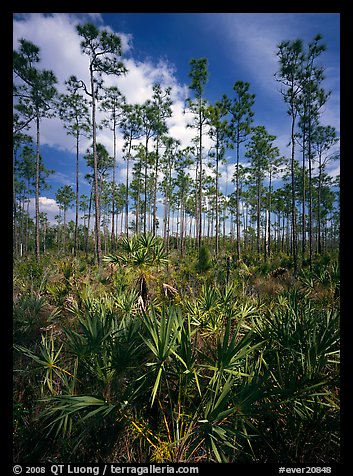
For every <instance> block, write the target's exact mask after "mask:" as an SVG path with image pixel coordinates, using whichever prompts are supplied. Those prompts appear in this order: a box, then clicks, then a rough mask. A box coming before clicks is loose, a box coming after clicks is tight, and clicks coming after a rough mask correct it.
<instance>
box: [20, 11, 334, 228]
mask: <svg viewBox="0 0 353 476" xmlns="http://www.w3.org/2000/svg"><path fill="white" fill-rule="evenodd" d="M86 21H90V22H93V23H95V24H96V25H97V26H98V27H99V28H108V29H110V30H111V31H114V32H116V33H118V34H120V35H121V38H122V42H123V48H124V55H123V58H122V59H123V61H124V62H125V65H126V67H127V69H128V74H127V75H126V77H124V78H118V79H114V80H112V79H111V77H109V78H107V82H106V84H107V85H112V84H115V85H116V86H118V87H119V88H120V89H121V91H122V92H123V93H124V94H125V95H126V97H127V100H128V101H129V102H139V103H142V102H144V101H145V100H146V99H148V98H149V97H150V96H151V91H152V86H153V84H154V83H155V82H161V84H162V85H163V86H172V91H173V92H172V97H173V101H174V105H173V116H172V118H171V120H170V123H169V126H170V134H171V135H172V136H174V137H175V138H177V139H180V140H181V141H182V144H183V145H187V144H188V143H190V140H191V138H192V137H193V135H194V131H192V130H191V129H186V123H187V122H188V120H189V119H188V118H187V115H184V114H183V109H184V101H185V98H186V97H187V95H188V94H189V90H188V85H189V84H190V79H189V76H188V74H189V71H190V66H189V61H190V59H191V58H199V57H206V58H208V67H209V81H208V84H207V86H206V91H205V96H206V98H207V99H208V100H209V101H210V102H214V101H215V100H218V99H220V98H221V97H222V95H223V94H227V95H228V96H229V97H232V88H233V84H234V83H235V82H236V81H237V80H242V81H248V82H249V83H250V92H252V93H254V94H255V95H256V98H255V105H254V112H255V116H254V125H260V124H263V125H265V126H266V128H267V130H268V132H269V133H271V134H273V135H275V136H276V137H277V140H276V145H277V146H278V147H279V148H280V151H281V153H282V154H283V155H286V156H288V155H289V149H288V147H287V144H288V142H289V138H290V121H289V116H288V115H287V114H286V105H285V104H284V102H283V99H282V96H281V94H280V93H279V91H278V89H279V86H278V84H277V83H276V81H275V80H274V74H275V72H276V71H277V69H278V62H277V57H276V51H277V45H278V43H280V42H281V41H282V40H294V39H296V38H301V39H303V41H304V42H305V43H308V42H309V41H311V40H312V39H313V37H314V36H315V35H316V34H317V33H321V34H322V35H323V41H324V43H325V44H326V45H327V51H326V52H325V53H323V54H322V55H321V56H320V63H321V64H322V65H323V66H324V67H325V70H326V79H325V82H324V87H325V88H326V90H330V91H332V92H331V97H330V99H329V100H328V102H327V104H326V105H325V107H324V110H323V114H322V118H321V121H322V123H323V124H324V125H331V126H334V127H335V128H336V130H337V133H338V134H339V131H340V122H339V119H340V108H339V106H340V14H339V13H109V14H101V13H92V14H89V13H81V14H80V13H75V14H73V13H67V14H66V13H55V14H48V13H33V14H30V13H24V14H14V21H13V47H14V49H17V47H18V41H19V39H20V38H26V39H27V40H30V41H32V42H33V43H35V44H36V45H38V46H39V47H40V55H41V62H40V64H39V67H40V68H43V69H44V68H46V69H51V70H53V71H54V73H55V74H56V76H57V78H58V81H59V82H58V89H59V90H60V91H62V92H63V91H64V81H65V80H66V79H67V78H68V77H69V76H70V75H72V74H74V75H76V76H77V77H78V78H81V79H84V80H87V79H88V64H87V61H88V60H87V57H85V55H83V54H82V53H81V51H80V38H79V37H78V35H77V34H76V31H75V25H77V24H78V23H83V22H86ZM98 141H100V142H102V143H103V144H104V145H105V146H106V147H107V149H108V151H109V152H110V153H112V150H113V145H112V144H113V141H112V137H111V133H110V132H109V131H108V130H105V131H102V132H100V135H99V137H98ZM41 144H42V149H41V152H42V156H43V159H44V163H45V166H46V167H47V168H49V169H54V170H55V173H54V174H53V175H52V176H51V177H50V179H49V183H50V185H51V188H50V189H49V190H45V191H43V192H42V196H41V200H40V203H41V205H40V206H41V211H43V212H46V213H47V214H48V218H49V220H50V221H51V222H54V221H55V220H54V216H55V215H56V214H58V213H59V211H58V206H57V204H56V202H55V192H56V191H57V189H58V188H59V187H61V186H63V185H65V184H69V185H72V186H73V188H74V182H75V143H74V139H73V138H72V137H70V136H67V135H66V132H65V130H64V128H63V125H62V124H61V123H60V121H59V119H51V120H44V121H43V124H42V131H41ZM121 144H122V141H121V140H120V141H118V147H119V145H121ZM88 145H89V143H88V142H87V144H85V143H83V144H82V148H81V152H82V153H83V154H84V153H85V151H86V149H87V147H88ZM336 149H337V147H336ZM232 154H233V155H234V153H232V152H229V154H228V160H229V165H228V175H229V177H230V176H231V173H232V170H233V169H232V163H233V164H234V157H233V156H232ZM86 172H87V169H86V166H85V162H84V160H83V159H82V160H81V161H80V175H81V177H82V181H81V183H80V193H85V194H88V186H87V184H85V182H84V180H83V177H84V175H85V173H86ZM223 172H224V174H223V180H222V182H221V184H222V186H223V187H225V180H226V178H225V177H226V173H225V172H226V169H225V167H224V170H223ZM329 172H330V173H331V174H332V175H333V176H335V175H337V174H339V164H338V163H337V162H336V163H334V164H332V165H331V167H330V169H329ZM124 177H125V163H124V161H123V160H122V158H121V153H120V151H119V152H118V180H123V179H124ZM231 187H232V184H230V183H228V192H229V191H230V188H231ZM161 213H162V211H161ZM73 217H74V210H73V209H72V210H71V211H69V213H68V219H73Z"/></svg>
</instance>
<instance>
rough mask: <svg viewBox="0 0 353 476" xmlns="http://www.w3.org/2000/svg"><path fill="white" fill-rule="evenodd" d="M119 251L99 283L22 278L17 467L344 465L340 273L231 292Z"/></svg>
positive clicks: (236, 271)
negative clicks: (47, 463) (143, 284)
mask: <svg viewBox="0 0 353 476" xmlns="http://www.w3.org/2000/svg"><path fill="white" fill-rule="evenodd" d="M124 246H125V248H126V250H125V251H124ZM124 246H122V250H121V253H122V256H123V257H120V258H119V259H116V258H115V257H114V256H110V257H109V259H108V262H106V263H105V265H104V267H103V268H102V269H101V270H98V269H97V268H96V267H95V266H94V265H92V266H90V265H88V264H87V263H84V262H81V261H80V260H79V259H76V260H75V261H72V262H70V261H69V260H67V259H63V260H57V261H56V262H55V265H54V266H53V265H52V264H51V266H50V265H49V261H48V263H47V264H45V263H43V264H42V265H41V268H40V269H38V270H37V271H36V273H37V275H36V279H35V280H33V271H32V270H31V266H30V265H29V264H28V263H29V261H28V262H26V260H24V261H23V262H21V261H18V262H16V263H15V266H14V274H15V278H16V279H15V282H16V283H17V284H16V285H17V289H16V293H15V298H14V460H15V461H18V462H22V463H23V462H24V461H34V460H36V461H38V462H45V461H48V460H50V461H60V462H63V461H65V460H67V461H69V460H72V459H74V460H75V461H77V462H82V463H83V462H85V463H87V464H89V463H93V462H106V461H110V462H125V463H136V462H140V463H141V462H152V461H154V462H194V463H195V462H281V463H282V464H284V463H286V462H288V463H305V464H324V463H325V464H329V463H331V462H332V463H333V462H337V461H339V376H340V374H339V362H340V356H339V328H340V325H339V289H340V288H339V268H338V267H337V264H335V261H334V260H333V259H332V260H328V259H326V262H325V263H318V265H317V267H316V268H315V270H314V272H313V273H311V274H310V273H308V272H307V271H303V272H302V274H301V275H300V276H299V277H298V279H296V280H295V279H294V278H293V276H292V274H291V271H290V269H289V270H287V272H286V274H285V276H284V275H283V274H282V275H281V276H276V273H273V270H275V269H278V268H279V266H278V264H279V263H280V261H281V259H282V258H278V259H277V260H274V263H273V265H271V266H269V267H268V269H267V268H266V270H264V268H263V266H262V267H261V266H259V267H256V264H249V265H247V264H245V263H238V264H235V263H233V265H232V268H231V270H230V276H229V278H230V279H229V283H228V285H226V284H225V281H224V279H223V278H224V276H223V274H222V273H221V272H220V271H219V272H218V273H214V272H213V269H212V268H210V269H209V270H205V269H203V271H202V273H200V274H198V273H195V268H194V264H193V263H195V261H194V262H193V263H191V264H190V265H188V264H187V261H185V262H182V261H179V260H177V259H176V258H177V257H175V260H174V259H171V260H170V261H169V263H168V267H165V266H164V265H165V264H166V263H165V262H164V260H165V259H166V255H165V253H164V251H163V250H162V249H161V247H160V243H158V242H154V241H153V240H152V241H151V240H145V241H144V242H139V243H133V242H131V243H125V244H124ZM133 246H136V248H133ZM154 246H156V249H155V252H153V251H151V252H148V253H147V252H146V253H145V258H144V259H143V260H142V258H141V256H140V255H141V250H142V249H145V248H147V247H154ZM130 248H131V249H130ZM124 253H125V254H124ZM196 259H197V258H196V257H195V260H196ZM141 260H142V261H143V262H141ZM161 260H162V261H163V267H159V263H160V262H161ZM282 261H283V259H282ZM121 263H123V266H120V264H121ZM282 264H283V263H282ZM192 269H194V271H193V272H192V271H191V270H192ZM139 273H140V276H143V278H144V279H145V280H146V286H147V297H148V299H147V298H146V295H145V296H144V298H143V299H142V302H141V292H142V290H141V288H140V287H139V283H138V280H137V277H138V276H139ZM271 273H272V274H271ZM165 284H166V285H167V286H171V288H172V289H173V290H174V291H173V292H170V293H168V292H166V289H168V288H167V287H165V286H164V287H163V285H165ZM30 429H31V430H30ZM304 442H305V444H304Z"/></svg>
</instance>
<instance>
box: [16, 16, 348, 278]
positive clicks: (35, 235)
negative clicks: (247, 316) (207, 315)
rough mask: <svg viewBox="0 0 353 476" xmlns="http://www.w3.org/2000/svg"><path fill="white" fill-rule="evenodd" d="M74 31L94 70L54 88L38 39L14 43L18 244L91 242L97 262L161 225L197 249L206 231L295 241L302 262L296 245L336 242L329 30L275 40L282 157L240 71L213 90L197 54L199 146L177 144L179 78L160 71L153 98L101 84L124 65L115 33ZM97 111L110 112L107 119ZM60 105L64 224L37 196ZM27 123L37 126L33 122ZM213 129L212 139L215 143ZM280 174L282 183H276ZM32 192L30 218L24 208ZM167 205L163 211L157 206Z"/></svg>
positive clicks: (310, 248) (237, 241) (257, 240)
mask: <svg viewBox="0 0 353 476" xmlns="http://www.w3.org/2000/svg"><path fill="white" fill-rule="evenodd" d="M77 34H78V35H79V37H80V38H81V51H82V52H83V53H84V54H85V55H87V57H88V59H89V62H88V65H89V66H88V68H89V82H88V84H87V83H86V82H84V81H83V80H82V78H77V77H76V76H74V75H72V76H70V77H69V78H68V79H67V81H66V82H65V88H66V89H65V92H64V93H59V92H58V90H57V84H58V81H57V78H56V77H55V74H54V72H53V71H49V70H45V69H40V67H39V63H40V49H39V47H38V46H36V45H35V44H33V43H31V42H30V41H28V40H26V39H21V40H20V43H19V47H18V49H17V50H15V51H14V52H13V70H14V73H15V82H14V115H13V135H14V140H13V145H14V150H13V154H14V158H13V162H14V187H13V194H14V196H13V234H14V235H13V236H14V250H15V255H22V254H23V253H26V252H31V251H32V250H34V251H35V255H36V258H37V260H38V261H39V260H40V257H41V253H43V252H45V251H46V249H47V247H54V246H57V247H58V248H60V249H63V250H64V252H65V251H66V250H69V249H70V250H71V248H72V251H73V253H74V254H75V255H76V254H77V253H79V252H81V251H84V252H86V254H87V255H88V253H89V252H91V251H93V252H94V256H95V259H96V262H97V264H98V265H101V263H102V253H103V252H104V253H107V252H108V251H111V250H114V249H115V246H116V243H117V238H118V236H120V235H125V236H126V237H129V235H139V234H146V233H151V234H152V235H156V234H157V233H160V234H161V235H162V236H163V238H164V241H165V245H166V247H167V249H168V248H169V247H170V246H172V244H174V246H176V247H177V248H178V249H179V251H180V253H181V254H185V252H186V246H187V244H188V243H189V244H190V246H195V247H196V249H197V250H200V248H201V247H202V244H203V243H206V242H207V243H210V244H212V247H213V249H214V253H215V255H218V254H219V251H220V243H221V240H222V239H223V240H225V239H230V240H231V241H232V242H234V246H235V250H236V258H237V259H238V260H240V259H241V258H242V256H243V254H244V252H245V251H246V250H249V249H250V250H252V251H254V252H256V253H257V254H258V256H259V257H260V256H264V258H265V259H267V258H268V257H269V256H270V254H271V253H272V252H273V250H275V251H286V252H288V253H289V254H290V255H291V256H292V258H293V265H294V273H295V274H296V273H297V270H298V265H299V259H300V257H301V258H302V260H308V263H309V266H310V267H311V266H312V260H313V254H314V253H315V252H318V253H321V252H322V251H323V250H324V249H325V247H336V246H337V243H338V237H339V209H338V206H339V200H338V192H337V190H339V183H338V178H337V179H334V178H332V177H331V176H330V175H329V174H328V173H327V166H328V164H329V163H330V162H331V161H333V160H337V159H339V153H338V152H335V153H332V150H333V147H334V146H335V144H336V143H337V142H338V137H337V132H336V130H335V128H334V127H332V126H325V125H323V124H322V122H321V120H320V119H321V115H322V111H323V107H324V105H325V104H326V102H327V101H328V99H329V97H330V92H329V91H325V90H324V88H323V81H324V79H325V75H324V67H322V66H321V65H320V64H319V59H320V55H321V54H322V53H323V52H324V51H325V49H326V46H325V44H324V43H323V38H322V36H321V35H316V36H315V38H314V39H313V40H312V41H311V42H309V43H308V44H307V45H305V44H304V42H303V41H302V40H300V39H297V40H294V41H282V42H281V43H280V44H279V45H278V47H277V57H278V71H277V72H276V73H275V79H276V81H277V82H278V84H279V86H280V94H281V95H282V97H283V101H284V102H285V103H286V105H287V113H288V117H289V119H288V136H289V138H290V139H289V146H290V156H289V157H283V156H282V155H281V154H280V151H279V148H278V147H277V146H276V145H275V143H276V136H274V135H272V134H270V133H269V131H268V130H267V129H266V127H265V125H257V126H254V125H253V122H254V112H253V107H254V104H255V100H256V98H255V94H253V93H251V87H250V84H249V83H248V82H245V81H240V80H238V81H236V82H235V83H234V85H233V92H234V93H233V95H232V97H228V96H226V95H225V94H224V95H223V96H222V97H220V99H219V100H217V101H215V102H214V103H210V102H209V101H208V100H207V97H206V92H205V89H206V84H207V82H208V61H207V58H194V59H191V61H190V72H189V77H190V84H189V90H190V97H189V98H187V100H186V103H185V113H186V114H187V115H188V117H190V121H189V123H188V127H190V128H192V129H193V130H194V131H195V137H194V139H193V141H192V144H191V145H190V146H188V147H182V146H181V143H180V141H178V140H176V139H175V138H173V137H172V136H171V135H170V133H169V130H168V119H169V118H170V117H172V106H173V101H172V97H171V93H172V89H171V88H169V87H166V88H164V87H162V85H161V84H158V83H156V84H154V85H153V93H152V96H151V98H149V99H147V100H146V101H145V102H144V103H143V104H129V103H128V102H127V100H126V98H125V97H124V95H123V94H122V93H121V91H120V90H119V88H118V87H117V86H110V87H107V86H106V85H105V83H104V78H105V77H106V76H107V75H110V76H113V77H115V78H116V79H117V80H118V78H119V77H121V76H122V75H126V74H128V71H127V69H126V66H125V65H124V63H123V60H122V55H123V52H122V46H121V39H120V37H119V36H118V35H117V34H115V33H110V32H107V31H104V30H99V29H98V28H96V27H95V26H94V25H93V24H90V23H86V24H82V25H78V26H77ZM98 111H99V112H100V113H103V115H104V120H103V121H102V122H100V123H98V120H97V113H98ZM54 116H57V117H59V118H60V119H61V120H62V122H63V124H64V127H65V129H66V132H67V134H68V135H69V136H72V137H74V139H75V144H76V179H75V189H73V187H71V186H69V185H65V186H63V187H61V188H59V189H58V190H57V192H56V194H55V198H56V202H57V204H58V205H59V207H60V209H61V210H62V211H63V216H61V215H60V216H58V217H57V221H58V225H57V226H56V227H53V226H49V223H48V219H47V216H46V215H45V214H44V213H42V212H40V206H39V205H40V202H39V198H40V193H41V192H42V191H43V190H44V189H45V187H47V182H46V180H47V178H48V176H49V175H50V174H51V173H52V172H53V171H52V170H48V169H47V168H46V167H45V161H44V159H43V157H42V156H41V143H40V137H41V135H40V133H41V121H42V119H44V118H51V117H54ZM32 124H34V125H35V135H34V137H31V136H30V135H29V134H28V133H27V132H28V129H29V127H30V126H31V125H32ZM102 128H106V129H108V130H109V131H110V132H111V135H112V140H113V154H112V155H111V154H110V153H109V152H108V150H107V149H106V147H105V146H104V145H103V144H101V143H100V142H99V140H98V137H99V132H98V131H99V130H100V129H102ZM119 133H120V134H121V135H122V137H123V139H124V145H123V148H122V150H121V151H120V153H121V154H122V156H123V158H124V160H125V162H126V177H125V180H124V182H123V183H117V156H118V147H117V138H118V134H119ZM206 135H207V136H208V137H209V139H210V140H211V143H212V147H211V148H210V149H209V150H206V147H205V140H204V139H205V136H206ZM83 137H84V138H89V139H90V141H91V147H90V148H89V149H88V150H87V151H86V153H85V154H84V160H85V161H86V164H87V166H88V168H89V170H90V172H89V173H88V174H87V175H86V177H85V178H86V180H88V182H89V183H90V185H91V187H90V194H89V196H86V195H84V194H80V187H79V185H80V181H79V170H80V155H81V150H80V144H81V141H82V138H83ZM231 151H234V152H231ZM230 154H231V155H234V173H233V174H232V176H231V177H230V180H229V182H230V183H228V177H227V179H226V180H227V187H226V191H225V192H222V191H221V187H220V179H221V178H222V175H221V172H220V170H221V168H222V166H226V167H227V164H228V155H230ZM276 179H280V180H281V181H282V182H281V183H282V185H281V186H279V187H275V186H274V182H275V180H276ZM33 193H34V196H35V219H34V221H33V220H32V219H31V218H30V215H29V201H30V198H31V197H32V196H33ZM159 204H161V209H162V210H163V212H162V213H163V219H162V221H163V223H160V221H159V219H160V216H159V215H158V214H157V210H159V206H158V205H159ZM72 206H74V208H75V222H74V223H70V222H69V223H67V220H66V212H67V211H68V210H69V209H70V208H71V207H72ZM80 212H82V214H83V216H82V218H83V225H82V224H80V220H79V219H80ZM92 223H93V227H92ZM69 247H70V248H69Z"/></svg>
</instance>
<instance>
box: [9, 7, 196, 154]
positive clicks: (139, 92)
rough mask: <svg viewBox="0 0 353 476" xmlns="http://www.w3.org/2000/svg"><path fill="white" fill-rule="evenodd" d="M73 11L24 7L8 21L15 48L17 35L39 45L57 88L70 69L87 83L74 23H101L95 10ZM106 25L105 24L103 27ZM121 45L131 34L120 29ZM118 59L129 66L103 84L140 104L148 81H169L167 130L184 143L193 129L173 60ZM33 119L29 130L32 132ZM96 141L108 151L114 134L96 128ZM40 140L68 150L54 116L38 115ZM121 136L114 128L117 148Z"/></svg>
mask: <svg viewBox="0 0 353 476" xmlns="http://www.w3.org/2000/svg"><path fill="white" fill-rule="evenodd" d="M83 15H84V16H82V14H80V17H78V16H77V15H75V14H66V13H54V14H43V13H28V14H23V15H20V16H17V17H16V18H15V20H14V24H13V44H14V49H16V48H17V47H18V41H19V40H20V39H21V38H26V39H27V40H29V41H32V42H33V43H34V44H36V45H38V46H39V47H40V58H41V61H40V63H39V65H38V66H39V67H40V68H43V69H44V68H45V69H50V70H52V71H53V72H54V74H55V75H56V77H57V79H58V85H57V87H58V90H59V91H60V92H64V91H65V86H64V82H65V81H66V80H67V79H68V78H69V76H70V75H75V76H76V77H77V78H79V79H82V80H83V81H85V82H86V83H88V81H89V72H88V58H87V56H86V55H84V54H83V53H82V52H81V48H80V41H81V38H80V37H79V35H78V34H77V32H76V25H77V24H78V23H81V22H82V19H84V20H85V21H86V20H87V19H88V20H90V21H92V20H93V21H95V22H96V23H97V22H98V23H102V18H101V15H100V14H83ZM105 28H106V29H108V30H110V31H112V30H111V28H110V27H105ZM118 34H119V36H120V37H121V39H122V46H123V51H125V52H126V51H128V50H132V39H133V37H132V35H131V34H121V33H119V32H118ZM122 60H123V62H124V64H125V66H126V68H127V70H128V73H127V74H126V75H125V76H120V77H118V78H117V77H113V76H106V77H105V85H106V86H112V85H115V86H118V88H119V89H120V90H121V92H122V93H123V94H124V95H125V96H126V99H127V102H128V103H131V104H133V103H137V104H142V103H143V102H144V101H146V100H147V99H150V98H151V97H152V94H153V90H152V88H153V85H154V84H155V83H160V84H161V86H162V87H163V88H166V87H169V86H170V87H172V93H171V97H172V99H173V101H174V103H173V106H172V109H173V116H172V118H171V119H170V120H169V121H168V122H169V126H170V133H171V135H172V136H173V137H174V138H176V139H179V140H181V142H182V146H186V145H189V143H190V140H191V139H192V137H193V136H194V135H195V133H194V131H193V130H192V129H186V123H187V118H186V117H185V116H184V115H183V113H182V111H183V108H184V99H185V97H186V95H187V86H186V85H180V84H178V82H177V80H176V77H175V69H174V67H173V65H171V64H170V63H168V61H166V60H159V61H158V62H157V63H153V62H152V61H151V60H146V61H137V60H135V59H133V58H131V57H130V58H124V56H123V57H122ZM102 118H103V113H100V112H98V114H97V120H98V121H99V120H100V119H102ZM34 132H35V131H34V125H32V128H31V130H30V133H31V134H32V135H34ZM98 141H100V142H102V143H103V144H104V145H105V146H106V147H107V149H108V152H109V153H110V154H111V155H112V154H113V137H112V134H111V133H110V132H109V131H108V130H104V131H100V132H99V133H98ZM41 144H47V145H49V146H52V147H55V148H57V149H59V150H70V151H73V150H74V147H75V143H74V139H73V138H72V137H70V136H68V135H67V133H66V131H65V129H64V127H63V124H62V122H61V121H60V119H59V118H51V119H43V120H42V123H41ZM89 145H90V141H89V140H87V139H84V138H82V140H81V151H85V150H86V149H87V148H88V147H89ZM122 145H123V139H122V137H121V135H120V134H119V133H118V144H117V147H118V148H120V149H121V147H122Z"/></svg>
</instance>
